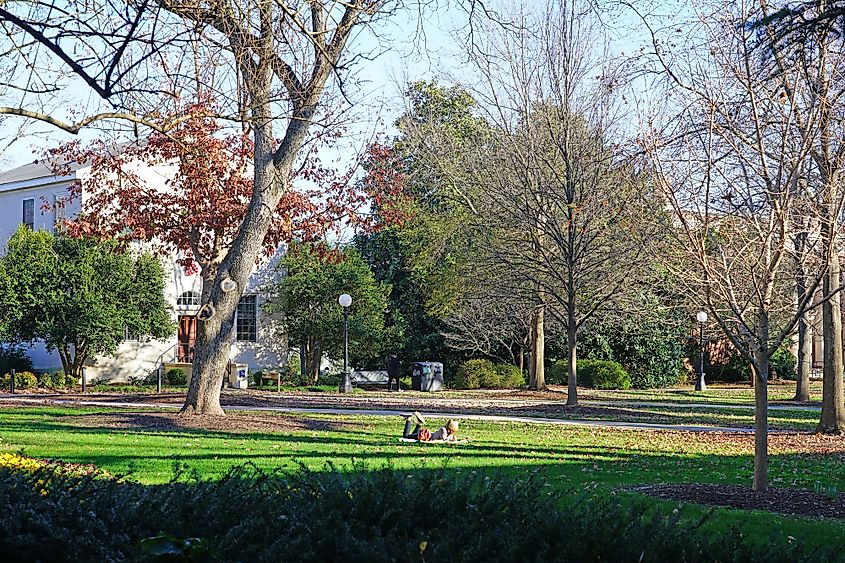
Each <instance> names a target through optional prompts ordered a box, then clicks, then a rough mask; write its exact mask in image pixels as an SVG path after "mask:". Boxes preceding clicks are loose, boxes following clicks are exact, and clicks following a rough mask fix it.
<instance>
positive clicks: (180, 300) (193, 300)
mask: <svg viewBox="0 0 845 563" xmlns="http://www.w3.org/2000/svg"><path fill="white" fill-rule="evenodd" d="M176 306H177V307H199V306H200V294H199V293H197V292H196V291H186V292H185V293H183V294H182V295H180V296H179V297H177V298H176Z"/></svg>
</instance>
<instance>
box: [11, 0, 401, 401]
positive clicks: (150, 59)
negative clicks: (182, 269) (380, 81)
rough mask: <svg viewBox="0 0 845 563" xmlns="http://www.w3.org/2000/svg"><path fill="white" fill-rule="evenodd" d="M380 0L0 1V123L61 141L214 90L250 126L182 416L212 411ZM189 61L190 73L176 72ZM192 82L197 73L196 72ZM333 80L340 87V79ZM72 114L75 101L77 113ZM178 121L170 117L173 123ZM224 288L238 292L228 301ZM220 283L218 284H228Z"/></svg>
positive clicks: (380, 11) (384, 12) (382, 5)
mask: <svg viewBox="0 0 845 563" xmlns="http://www.w3.org/2000/svg"><path fill="white" fill-rule="evenodd" d="M398 8H399V3H396V2H387V1H384V0H349V1H347V2H334V1H323V0H316V1H308V2H305V1H291V2H272V1H269V0H247V1H244V2H235V1H233V0H220V1H213V2H204V3H203V2H200V3H198V2H195V1H193V0H153V1H150V0H138V1H137V2H136V1H130V2H129V3H124V4H115V3H112V2H107V1H98V0H94V2H91V1H89V0H84V1H83V0H69V1H65V2H59V1H58V0H47V1H44V2H30V1H26V2H24V1H8V2H4V3H2V5H0V24H2V25H3V26H4V28H5V31H6V35H7V40H6V49H4V54H5V56H6V57H7V61H11V63H7V64H11V65H12V68H14V69H15V74H13V75H11V79H10V80H7V83H6V85H5V86H6V92H5V93H6V94H7V96H8V95H11V94H13V93H14V92H18V95H17V97H16V98H8V97H7V99H12V102H11V103H9V104H7V105H6V106H3V107H0V114H8V115H17V116H21V117H25V118H30V119H36V120H40V121H43V122H46V123H50V124H52V125H54V126H56V127H58V128H60V129H63V130H65V131H67V132H70V133H77V132H79V131H80V130H81V129H82V128H83V127H86V126H89V125H92V124H95V123H100V122H104V121H106V120H116V119H117V120H122V121H123V122H128V123H130V124H132V125H133V126H134V125H140V126H151V127H156V128H158V129H167V127H166V126H163V127H162V126H158V125H156V122H155V120H154V119H151V118H152V117H153V116H155V115H156V114H160V113H162V111H161V110H162V108H163V107H165V106H167V104H168V100H169V99H170V97H172V96H176V97H178V96H183V95H185V89H187V91H188V93H190V91H191V89H192V86H191V85H194V86H193V89H196V88H197V87H199V86H200V85H201V86H202V87H203V88H205V89H206V90H210V91H211V93H212V97H213V98H214V99H215V101H216V102H217V103H218V104H219V106H220V113H221V114H223V115H225V116H228V117H231V118H232V119H234V120H236V121H237V122H239V123H242V124H244V126H245V127H246V128H248V129H249V130H251V132H252V137H253V142H254V146H255V156H254V161H253V174H254V186H255V189H254V190H253V193H252V199H251V201H250V205H249V209H248V211H247V213H246V215H245V217H244V219H243V221H242V223H241V225H240V229H239V231H238V235H237V237H236V239H235V242H234V243H233V244H232V245H231V247H230V248H229V249H228V251H227V252H226V254H225V256H224V257H223V259H222V260H221V262H220V267H219V271H218V275H217V276H216V278H215V279H214V283H213V284H211V287H209V288H204V291H203V308H204V309H203V310H204V311H205V313H206V314H205V315H204V319H203V321H202V322H200V324H199V328H198V331H197V340H196V348H195V359H194V369H193V376H192V378H191V382H190V386H189V390H188V395H187V399H186V402H185V405H184V407H183V409H182V412H183V413H195V414H214V415H222V414H223V410H222V409H221V407H220V383H221V378H222V374H223V373H224V371H225V365H226V363H227V361H228V354H229V348H230V344H231V342H232V340H233V337H234V336H233V326H234V312H235V308H236V307H237V303H238V298H239V294H240V291H242V289H243V288H244V287H245V285H246V282H247V278H248V276H249V274H250V273H251V271H252V269H253V266H254V264H255V262H256V259H257V258H258V256H259V254H260V252H261V241H262V240H263V238H264V235H265V233H266V231H267V229H268V227H269V225H270V223H271V220H272V213H273V210H274V209H275V208H276V205H277V203H278V201H279V200H280V198H281V197H282V196H283V195H284V194H285V193H286V192H287V191H288V190H289V189H290V185H291V181H292V178H293V176H294V168H295V166H296V165H297V162H298V161H299V159H300V158H301V151H302V148H303V146H304V145H305V144H306V142H307V140H308V136H309V131H310V130H311V127H312V125H313V124H314V123H315V122H317V121H318V120H319V119H320V118H321V115H322V116H325V115H326V112H322V114H321V111H320V110H321V108H322V107H324V106H323V104H324V103H325V101H326V96H327V88H328V87H329V85H330V80H331V79H332V78H337V79H339V78H341V77H342V76H343V75H344V74H345V71H346V70H347V67H348V65H349V64H350V63H351V62H352V61H353V60H354V59H355V58H356V57H357V56H359V55H362V53H354V52H348V45H349V42H350V41H351V39H352V37H353V36H354V35H355V34H356V33H358V32H359V30H361V29H363V28H364V27H365V26H368V25H370V24H372V23H373V22H375V21H377V20H379V19H381V18H384V17H387V16H389V15H391V13H392V12H393V11H394V10H396V9H398ZM183 61H186V62H187V63H186V64H183ZM199 74H202V76H200V75H199ZM334 83H335V84H339V85H341V86H342V83H341V82H340V80H335V81H334ZM81 86H84V88H85V89H86V90H87V92H89V93H90V94H91V95H92V97H93V99H97V100H99V103H98V104H94V106H95V107H93V108H92V110H91V111H90V112H85V113H84V114H83V115H77V114H78V112H77V111H72V110H65V111H64V114H65V115H66V116H67V117H66V118H62V117H61V115H62V114H63V112H62V111H61V107H60V106H58V105H56V102H54V100H58V101H60V102H66V101H67V99H62V97H61V96H60V95H59V94H62V93H67V92H68V91H71V92H74V93H76V92H78V91H79V89H80V87H81ZM76 107H78V103H77V104H76ZM176 119H178V118H176ZM226 279H231V280H233V281H235V282H236V285H237V288H238V289H239V291H230V292H227V291H224V290H223V289H222V288H221V282H223V281H224V280H226ZM224 285H225V284H224Z"/></svg>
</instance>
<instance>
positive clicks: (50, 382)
mask: <svg viewBox="0 0 845 563" xmlns="http://www.w3.org/2000/svg"><path fill="white" fill-rule="evenodd" d="M76 383H77V382H76V378H75V377H72V376H70V375H65V372H63V371H61V370H59V371H52V372H50V371H45V372H44V373H42V374H40V375H39V376H38V386H39V387H46V388H49V389H65V388H68V387H73V386H75V385H76Z"/></svg>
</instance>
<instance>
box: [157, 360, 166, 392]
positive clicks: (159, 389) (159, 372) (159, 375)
mask: <svg viewBox="0 0 845 563" xmlns="http://www.w3.org/2000/svg"><path fill="white" fill-rule="evenodd" d="M162 369H164V364H162V365H160V366H158V378H157V379H156V393H161V370H162Z"/></svg>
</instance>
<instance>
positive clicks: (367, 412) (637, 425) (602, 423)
mask: <svg viewBox="0 0 845 563" xmlns="http://www.w3.org/2000/svg"><path fill="white" fill-rule="evenodd" d="M0 401H9V402H15V403H24V404H38V405H43V404H48V405H69V406H86V407H112V408H123V409H130V408H134V409H138V408H149V409H169V410H176V409H179V408H181V405H177V404H168V403H164V404H161V403H158V404H157V403H133V402H111V401H93V400H91V401H89V400H70V399H50V398H49V397H45V398H31V397H17V396H14V395H8V394H4V395H0ZM224 408H225V410H228V411H240V412H280V413H296V414H327V415H339V416H402V415H403V414H406V413H407V410H405V411H402V410H385V409H352V408H347V409H344V408H304V407H284V406H274V407H255V406H246V405H229V406H226V407H224ZM422 414H423V415H424V416H426V417H431V418H459V419H461V420H482V421H490V422H521V423H528V424H551V425H557V426H593V427H602V428H621V429H628V430H675V431H683V432H734V433H742V434H750V433H753V432H754V429H752V428H735V427H729V426H697V425H681V424H677V425H676V424H651V423H647V422H618V421H610V420H565V419H559V418H544V417H530V416H503V415H483V414H463V413H461V412H422ZM770 432H772V433H774V432H779V431H777V430H771V431H770Z"/></svg>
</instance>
